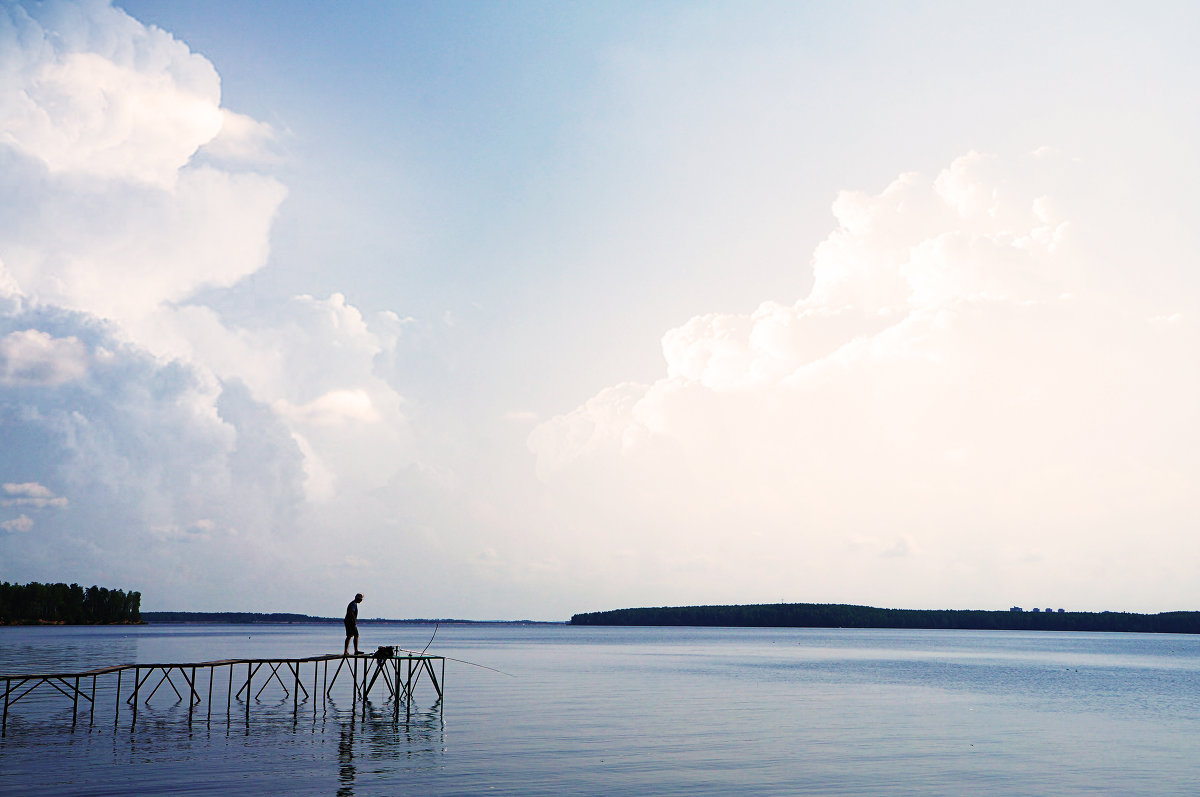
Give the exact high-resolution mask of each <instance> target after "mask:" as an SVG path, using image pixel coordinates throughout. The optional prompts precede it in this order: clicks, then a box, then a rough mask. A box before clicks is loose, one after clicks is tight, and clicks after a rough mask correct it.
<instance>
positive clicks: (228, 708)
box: [225, 664, 233, 728]
mask: <svg viewBox="0 0 1200 797" xmlns="http://www.w3.org/2000/svg"><path fill="white" fill-rule="evenodd" d="M232 713H233V665H232V664H230V665H229V691H228V692H226V693H225V727H226V728H228V727H229V723H230V714H232Z"/></svg>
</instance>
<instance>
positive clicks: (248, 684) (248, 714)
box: [246, 662, 251, 733]
mask: <svg viewBox="0 0 1200 797" xmlns="http://www.w3.org/2000/svg"><path fill="white" fill-rule="evenodd" d="M250 678H251V672H250V662H246V733H250Z"/></svg>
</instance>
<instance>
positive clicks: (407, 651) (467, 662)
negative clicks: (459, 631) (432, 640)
mask: <svg viewBox="0 0 1200 797" xmlns="http://www.w3.org/2000/svg"><path fill="white" fill-rule="evenodd" d="M396 650H399V651H400V652H402V653H412V654H414V655H417V656H423V655H424V652H422V653H417V652H416V651H415V650H408V649H407V648H396ZM439 658H442V659H445V660H446V661H456V662H458V663H459V664H469V665H471V666H472V667H479V668H480V669H482V670H491V671H492V672H498V673H500V674H501V675H507V676H508V677H509V678H516V677H517V676H515V675H513V674H512V673H510V672H505V671H504V670H497V669H496V668H495V667H489V666H487V665H486V664H476V663H475V662H473V661H467V660H466V659H456V658H454V657H453V656H439Z"/></svg>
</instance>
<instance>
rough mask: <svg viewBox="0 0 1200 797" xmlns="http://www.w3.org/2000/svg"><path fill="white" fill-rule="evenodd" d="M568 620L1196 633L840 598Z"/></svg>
mask: <svg viewBox="0 0 1200 797" xmlns="http://www.w3.org/2000/svg"><path fill="white" fill-rule="evenodd" d="M571 624H572V625H656V626H730V627H751V628H908V629H956V630H976V631H1118V632H1134V633H1154V634H1200V612H1162V613H1160V614H1134V613H1131V612H1068V611H1063V610H1061V609H1060V610H1058V611H1050V610H1049V609H1047V610H1046V611H1040V610H1037V609H1034V610H1031V611H1025V610H1023V609H1021V608H1019V607H1015V606H1014V607H1013V608H1012V609H1009V610H1007V611H989V610H976V609H878V608H875V607H872V606H853V605H849V604H840V603H776V604H748V605H742V606H662V607H657V608H640V609H615V610H612V611H605V612H587V613H583V614H576V615H574V616H572V617H571Z"/></svg>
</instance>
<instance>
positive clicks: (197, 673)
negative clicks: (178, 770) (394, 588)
mask: <svg viewBox="0 0 1200 797" xmlns="http://www.w3.org/2000/svg"><path fill="white" fill-rule="evenodd" d="M309 665H311V678H310V677H309ZM435 665H436V666H435ZM330 670H332V677H331V675H330ZM423 676H428V680H429V682H430V684H431V685H432V687H433V689H434V691H435V692H436V693H437V700H438V703H439V705H440V703H441V699H442V690H443V688H444V685H445V680H446V659H445V657H443V656H433V655H426V654H424V653H412V652H409V651H399V650H396V649H394V648H392V649H389V648H381V649H380V650H379V651H376V653H374V654H367V653H359V654H351V655H348V656H342V655H337V654H334V655H326V656H309V657H307V658H302V659H284V658H280V659H222V660H220V661H198V662H186V663H169V664H120V665H116V666H113V667H101V668H99V669H94V670H86V671H84V672H74V673H46V674H21V675H0V681H2V682H3V690H4V691H3V692H2V693H0V700H2V701H3V719H0V734H7V732H8V714H9V711H10V709H12V708H13V707H14V706H16V704H17V703H19V702H21V701H22V700H24V699H25V698H27V697H29V696H30V695H31V694H33V693H35V692H37V691H39V690H40V691H41V693H43V694H51V695H53V694H57V695H59V696H62V697H65V698H66V699H67V700H69V701H71V727H72V728H74V727H76V726H77V725H78V724H79V722H80V719H81V718H82V717H83V716H84V715H86V719H87V722H88V724H89V725H92V724H94V723H95V720H96V706H97V703H98V701H100V700H101V699H102V698H104V699H105V702H107V701H108V699H111V700H112V704H111V705H112V706H113V719H112V722H113V726H114V727H116V726H117V724H118V723H119V721H120V717H121V710H122V709H121V707H122V697H124V705H125V706H126V709H125V712H126V713H127V714H128V716H129V728H130V730H133V729H134V728H136V727H137V719H138V705H139V703H140V704H141V705H148V704H149V703H150V700H151V699H152V698H154V696H155V695H158V694H160V690H161V694H162V695H163V697H160V698H159V699H160V700H163V699H170V696H171V694H172V693H174V696H175V701H174V702H175V703H180V702H183V701H184V700H187V701H188V725H189V726H191V724H192V722H193V720H194V719H195V718H196V717H199V718H200V719H201V720H203V721H206V722H211V721H212V715H213V706H214V705H217V706H218V709H219V704H220V702H221V700H220V698H221V697H224V698H225V701H224V702H225V720H226V723H228V722H230V720H231V718H232V717H233V713H234V704H235V703H238V704H243V703H244V705H239V706H238V711H244V713H245V717H246V722H247V723H249V721H250V707H251V704H252V703H254V702H257V701H259V698H260V696H261V695H262V693H263V692H264V691H266V690H267V689H268V688H271V689H272V691H274V692H276V693H277V692H278V689H275V688H273V687H272V685H273V684H275V685H277V686H278V688H280V689H282V691H283V694H284V695H285V696H286V697H290V698H291V700H292V711H293V712H294V714H295V716H297V717H298V716H299V713H300V706H301V702H302V701H301V697H300V696H301V695H302V694H303V696H304V700H303V702H304V703H307V702H308V701H310V700H311V701H312V703H313V710H314V711H315V710H316V708H317V706H318V702H319V704H320V705H321V706H322V707H323V706H324V705H325V704H326V701H327V700H332V699H334V695H335V687H337V684H338V681H339V678H340V679H342V684H343V686H342V689H341V690H340V691H341V693H342V694H343V695H344V694H345V693H346V692H347V691H348V692H349V695H350V704H351V710H352V711H357V709H358V706H359V705H360V704H361V710H362V713H363V716H364V717H365V716H366V712H367V703H368V701H369V699H370V695H371V694H372V690H374V692H375V693H376V694H378V695H379V696H380V697H382V698H383V699H384V700H385V701H387V700H390V701H391V702H392V707H393V713H394V716H395V717H396V718H397V719H398V718H399V714H400V705H401V703H403V704H404V707H405V716H406V718H407V716H408V713H409V705H410V703H411V702H412V700H413V696H414V693H415V692H416V689H417V686H418V685H419V684H420V683H421V681H422V680H423ZM176 679H178V681H177V680H176ZM114 681H115V683H113V682H114ZM206 682H207V685H206ZM318 683H319V684H320V689H318ZM98 684H99V685H100V689H99V691H97V685H98ZM164 684H165V685H166V686H168V687H170V691H167V690H166V689H162V687H163V685H164ZM309 684H311V685H312V691H311V692H310V691H309V689H308V685H309ZM377 685H378V688H376V686H377ZM123 686H124V692H122V687H123ZM43 687H44V688H43ZM235 687H236V691H235ZM222 692H223V693H224V694H222ZM185 693H186V696H185ZM252 697H253V700H252V699H251V698H252ZM318 697H319V701H318V700H317V698H318ZM201 715H202V716H201Z"/></svg>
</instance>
